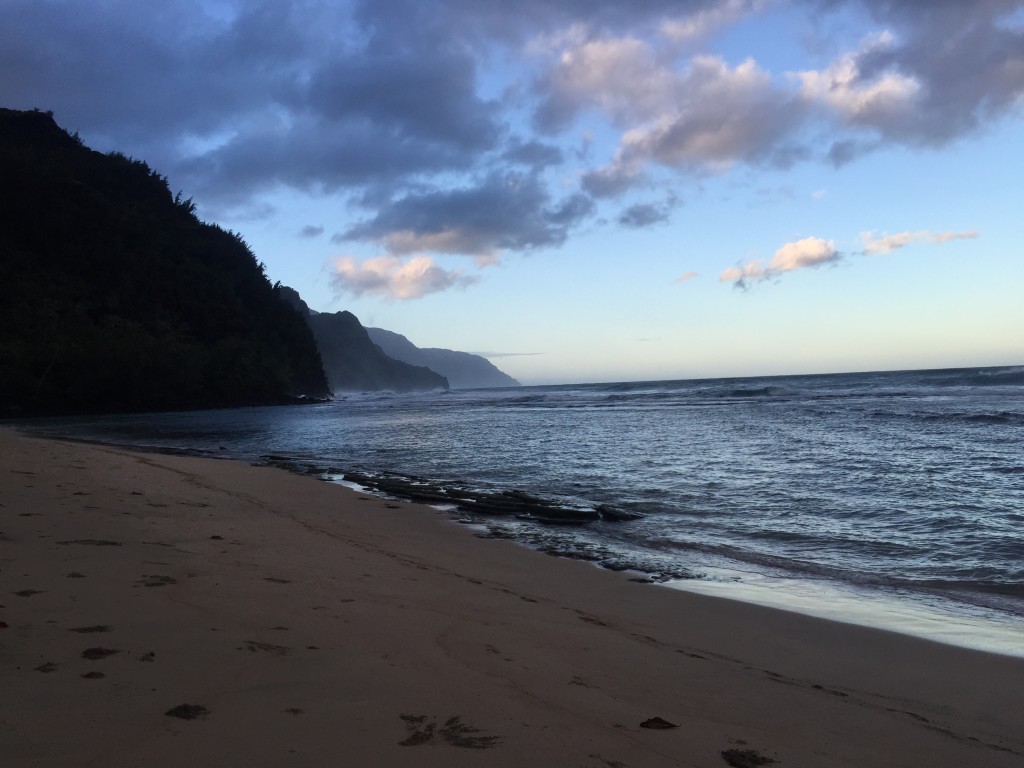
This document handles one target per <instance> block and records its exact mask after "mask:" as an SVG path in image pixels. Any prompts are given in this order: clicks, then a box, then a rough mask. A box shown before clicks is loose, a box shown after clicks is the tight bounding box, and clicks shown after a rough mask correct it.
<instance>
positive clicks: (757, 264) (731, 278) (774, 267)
mask: <svg viewBox="0 0 1024 768" xmlns="http://www.w3.org/2000/svg"><path fill="white" fill-rule="evenodd" d="M842 258H843V254H842V253H840V252H839V251H837V250H836V244H835V242H834V241H832V240H822V239H821V238H820V237H805V238H804V239H803V240H797V241H796V242H793V243H786V244H785V245H784V246H782V247H781V248H779V250H777V251H776V252H775V254H774V255H773V256H772V258H771V261H769V262H768V263H767V264H765V263H763V262H761V261H758V260H754V261H748V262H746V263H745V264H740V265H738V266H735V267H729V268H728V269H726V270H723V272H722V274H721V275H719V277H718V279H719V280H721V281H722V282H723V283H735V284H736V286H737V287H738V288H745V287H746V286H747V283H748V282H760V281H762V280H769V279H771V278H774V277H778V276H780V275H782V274H784V273H786V272H792V271H794V270H797V269H808V268H812V267H820V266H822V265H823V264H832V263H835V262H837V261H839V260H840V259H842Z"/></svg>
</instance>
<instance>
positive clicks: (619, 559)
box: [0, 423, 1024, 658]
mask: <svg viewBox="0 0 1024 768" xmlns="http://www.w3.org/2000/svg"><path fill="white" fill-rule="evenodd" d="M4 428H6V429H12V430H14V431H16V432H19V433H20V434H23V435H24V436H26V437H32V438H37V439H44V440H56V441H63V442H70V443H80V444H83V445H92V446H98V447H106V448H114V449H120V450H126V451H135V452H140V453H146V454H155V455H169V456H184V457H192V458H199V459H212V460H218V461H241V462H244V463H248V464H251V465H252V466H257V467H272V468H276V469H280V470H282V471H286V472H289V473H291V474H294V475H297V476H300V477H307V478H313V479H317V480H322V481H327V482H330V483H333V484H336V485H339V486H341V487H343V488H345V489H348V490H354V491H357V492H359V493H363V494H369V495H372V496H374V497H377V498H380V499H384V500H389V501H398V502H400V503H403V504H407V503H413V504H421V505H425V506H427V507H430V508H431V509H433V510H435V511H440V512H442V513H443V514H445V515H447V516H448V519H449V520H451V521H452V522H456V523H460V524H466V523H468V524H470V525H471V526H472V527H474V528H476V527H478V526H479V527H481V528H483V529H484V530H486V531H488V532H489V534H490V536H483V537H481V538H504V539H508V540H509V541H512V542H514V543H516V544H518V545H520V546H522V547H524V548H526V549H529V550H531V551H536V552H542V553H544V554H547V555H551V556H553V557H561V558H565V559H569V560H576V561H582V562H586V563H589V564H592V565H594V566H596V567H597V568H598V569H603V570H608V571H613V572H628V573H631V574H634V575H636V576H639V577H643V578H649V579H652V580H653V582H655V583H658V584H661V585H663V586H666V587H668V588H671V589H675V590H679V591H682V592H689V593H693V594H701V595H708V596H713V597H718V598H721V599H726V600H735V601H739V602H745V603H749V604H751V605H760V606H764V607H770V608H774V609H777V610H782V611H788V612H791V613H797V614H799V615H803V616H810V617H815V618H820V619H826V620H829V621H837V622H841V623H846V624H852V625H855V626H861V627H869V628H878V629H882V630H885V631H890V632H896V633H899V634H904V635H907V636H910V637H916V638H921V639H925V640H930V641H933V642H939V643H944V644H947V645H952V646H955V647H959V648H966V649H970V650H977V651H983V652H987V653H997V654H1002V655H1009V656H1013V657H1019V658H1024V642H1020V641H1019V640H1018V637H1019V633H1021V632H1024V617H1022V616H1021V615H1020V614H1019V613H1017V612H1014V611H1012V610H1009V609H1007V608H997V607H993V606H992V605H991V604H986V603H984V602H977V601H972V600H970V599H967V598H966V597H956V596H954V595H950V594H943V593H941V592H928V591H925V590H917V589H914V588H913V587H910V588H907V587H897V586H887V587H886V586H874V587H865V586H863V585H858V584H855V583H850V582H845V581H842V580H836V579H834V578H830V577H824V578H815V579H808V578H801V577H800V576H799V575H797V576H794V575H791V574H788V573H785V572H780V571H779V570H778V568H765V567H762V566H759V565H758V564H757V563H755V562H752V561H743V560H729V561H728V562H725V563H724V564H722V563H718V564H715V565H708V564H693V563H676V564H671V563H669V562H668V561H665V562H661V563H655V562H648V563H646V564H644V563H642V562H640V561H636V560H635V558H636V554H635V553H634V554H633V555H630V554H624V553H623V552H619V551H616V550H614V549H606V548H605V546H604V545H603V544H597V545H595V544H593V543H590V544H580V543H577V545H567V544H565V543H564V542H563V543H561V544H559V543H553V542H551V541H549V540H546V539H545V538H544V533H545V530H547V531H551V530H552V527H551V525H550V523H551V522H552V521H551V520H544V519H543V518H542V519H541V520H538V521H535V523H534V524H535V525H540V526H541V527H540V528H539V529H538V530H528V531H525V532H510V531H509V528H508V525H509V523H510V522H513V521H512V519H511V518H510V517H507V516H506V517H501V516H498V517H493V516H489V515H486V514H483V515H481V514H474V513H473V512H472V511H466V510H463V509H460V508H459V507H458V506H457V505H454V506H453V505H451V504H450V503H446V504H443V503H440V502H441V501H442V500H441V499H439V498H438V497H437V496H436V493H437V491H438V489H439V488H446V491H447V492H451V490H452V488H447V487H446V486H444V484H443V483H440V482H439V481H434V480H426V479H424V478H419V477H414V476H411V475H408V474H403V473H401V472H399V471H391V470H382V471H380V472H379V473H374V472H372V471H371V472H369V474H367V472H366V471H356V472H354V473H353V472H350V471H347V470H344V469H335V468H333V467H329V466H328V465H326V464H322V461H320V462H318V460H317V459H316V458H315V457H312V456H309V457H300V456H294V455H290V454H284V455H278V454H258V455H257V454H252V455H244V454H242V455H239V454H235V453H232V452H227V453H218V452H215V451H213V450H209V449H206V450H203V449H196V448H187V447H183V446H172V445H159V444H146V443H138V444H135V443H132V442H130V441H128V442H117V441H116V440H112V439H109V438H104V437H88V436H86V437H77V436H68V435H65V434H61V433H60V432H58V431H48V430H46V429H42V430H39V429H38V427H34V425H32V424H27V423H23V424H7V425H5V424H3V423H0V429H4ZM224 450H225V449H224V448H223V447H222V448H221V451H224ZM376 474H379V475H380V478H381V482H382V484H383V485H382V487H378V486H377V485H376V484H371V485H363V484H361V483H362V482H363V481H364V480H365V479H366V478H370V477H371V476H374V477H375V476H376ZM350 476H354V477H355V478H356V479H354V480H353V479H349V477H350ZM460 482H461V481H460ZM419 483H422V484H424V485H425V486H426V488H425V490H426V491H429V493H425V492H422V491H419V490H418V489H417V488H416V487H415V486H416V485H417V484H419ZM442 492H444V491H442ZM491 493H492V494H493V495H495V496H498V497H500V496H501V492H500V491H492V492H491ZM432 494H433V495H432ZM553 499H554V497H550V499H549V498H548V497H544V496H543V495H542V496H540V497H538V498H536V499H535V501H537V502H539V503H540V504H541V505H550V508H551V509H552V510H557V509H560V506H559V505H560V504H561V502H559V501H554V500H553ZM591 506H594V505H591ZM541 511H542V512H543V511H544V510H543V508H541ZM567 522H569V523H570V524H569V526H568V528H567V529H566V530H569V531H575V530H584V531H585V527H584V528H579V527H578V526H577V525H575V524H574V523H573V522H572V521H567ZM542 523H543V524H542ZM559 527H560V526H554V529H555V530H557V529H558V528H559ZM591 548H594V549H593V551H591ZM641 559H642V558H641ZM683 574H685V575H683Z"/></svg>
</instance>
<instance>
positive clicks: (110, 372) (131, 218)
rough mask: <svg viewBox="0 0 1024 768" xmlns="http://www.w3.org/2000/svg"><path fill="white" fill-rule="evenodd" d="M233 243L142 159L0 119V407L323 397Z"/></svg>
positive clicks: (306, 343) (302, 347)
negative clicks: (98, 149)
mask: <svg viewBox="0 0 1024 768" xmlns="http://www.w3.org/2000/svg"><path fill="white" fill-rule="evenodd" d="M279 294H280V291H279V289H278V288H277V287H275V286H272V285H271V284H270V282H269V281H268V280H267V278H266V275H265V274H264V270H263V265H262V264H260V263H259V262H258V261H257V260H256V258H255V257H254V255H253V253H252V251H251V250H250V249H249V248H248V246H247V245H246V244H245V242H244V241H243V240H242V238H241V237H240V236H239V235H237V234H234V233H231V232H226V231H224V230H222V229H220V228H218V227H216V226H213V225H210V224H205V223H203V222H201V221H199V219H198V218H196V216H195V213H194V206H193V205H192V203H191V201H190V200H182V199H181V197H180V195H179V196H178V197H174V196H173V195H172V194H171V191H170V189H169V187H168V185H167V181H166V179H164V178H163V177H162V176H160V175H159V174H157V173H156V172H154V171H152V170H151V169H150V168H149V167H148V166H147V165H146V164H145V163H144V162H141V161H139V160H133V159H130V158H128V157H125V156H123V155H120V154H117V153H114V154H110V155H103V154H100V153H98V152H94V151H92V150H90V149H88V148H87V147H85V146H83V145H82V144H81V142H80V141H79V140H78V138H77V136H70V135H68V134H67V133H66V132H65V131H63V130H62V129H61V128H60V127H59V126H57V124H56V123H55V122H54V121H53V118H52V116H51V115H50V114H48V113H45V112H38V111H34V112H16V111H12V110H6V109H0V413H2V414H4V415H15V414H29V413H46V412H50V413H53V412H88V411H127V410H151V409H176V408H202V407H214V406H224V405H241V404H257V403H272V402H282V401H284V400H286V399H288V398H289V397H294V396H298V395H308V396H317V397H320V396H324V395H326V394H327V393H328V391H327V383H326V380H325V378H324V373H323V369H322V365H321V362H320V357H319V354H318V352H317V349H316V344H315V341H314V339H313V336H312V334H311V332H310V329H309V328H308V327H307V325H306V323H305V321H304V319H303V318H302V317H301V316H300V315H299V314H298V313H297V312H296V311H295V309H294V308H293V307H292V306H291V305H290V304H289V303H288V302H286V301H285V300H284V299H283V298H282V297H281V296H280V295H279Z"/></svg>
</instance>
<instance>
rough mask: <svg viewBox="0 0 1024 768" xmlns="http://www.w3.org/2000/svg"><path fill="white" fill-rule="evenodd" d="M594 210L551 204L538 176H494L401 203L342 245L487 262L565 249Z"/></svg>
mask: <svg viewBox="0 0 1024 768" xmlns="http://www.w3.org/2000/svg"><path fill="white" fill-rule="evenodd" d="M593 205H594V204H593V202H592V201H591V200H590V198H588V197H586V196H585V195H582V194H574V195H570V196H569V197H567V198H565V199H563V200H561V201H557V202H555V201H552V200H551V197H550V194H549V193H548V191H547V189H546V187H545V186H544V185H543V184H542V183H541V181H540V179H539V178H538V177H537V176H536V175H533V174H521V173H505V174H498V173H495V174H491V175H489V176H487V177H485V178H484V179H483V180H481V181H479V182H478V183H475V184H473V185H470V186H465V187H460V188H457V189H449V190H440V191H437V190H435V191H426V192H417V193H414V194H409V195H404V196H401V197H398V198H396V199H394V200H392V201H390V202H389V203H387V204H384V205H381V206H380V207H379V208H378V209H377V211H376V213H375V214H374V215H373V216H372V217H371V218H369V219H367V220H365V221H363V222H361V223H359V224H357V225H356V226H354V227H352V228H351V229H349V230H348V231H347V232H345V233H344V235H343V239H347V240H376V241H380V242H382V243H384V244H385V245H386V246H387V247H388V249H389V250H390V251H391V252H393V253H416V252H423V251H433V252H440V253H460V254H467V255H473V256H486V255H490V254H493V253H494V252H495V251H503V250H512V251H522V250H530V249H533V248H539V247H546V246H557V245H561V244H562V243H563V242H565V240H566V238H567V237H568V236H569V232H570V230H571V229H572V228H573V227H574V226H575V225H576V224H578V223H579V222H581V221H582V220H583V219H585V218H586V217H587V216H588V215H589V214H590V212H591V211H592V209H593Z"/></svg>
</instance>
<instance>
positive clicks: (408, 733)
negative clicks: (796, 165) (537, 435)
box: [0, 428, 1024, 766]
mask: <svg viewBox="0 0 1024 768" xmlns="http://www.w3.org/2000/svg"><path fill="white" fill-rule="evenodd" d="M0 504H2V505H3V506H2V507H0V520H2V521H3V523H2V525H0V532H2V533H0V552H2V553H3V554H2V560H0V564H2V565H0V594H2V597H0V621H2V622H3V623H4V624H5V625H6V626H5V627H3V628H0V667H2V668H3V669H4V677H5V680H6V681H9V695H8V696H6V697H4V699H3V701H2V703H0V721H2V722H3V723H4V724H5V728H4V730H3V732H2V733H0V753H2V754H4V755H5V758H6V760H7V764H9V765H13V766H22V765H26V766H27V765H90V764H100V763H102V764H104V765H112V766H118V765H125V766H129V765H140V764H147V765H157V766H159V765H168V766H170V765H180V764H181V762H182V761H189V762H190V764H195V765H219V764H242V763H249V764H253V765H280V764H296V765H322V764H326V762H327V761H328V760H345V761H347V762H348V763H349V764H357V765H359V764H362V765H385V766H386V765H401V764H408V762H409V761H410V760H413V761H415V763H416V764H417V765H438V766H440V765H445V766H448V765H470V764H472V765H479V764H481V762H486V764H487V765H489V766H490V765H496V766H503V765H509V766H514V765H523V764H527V763H529V762H534V763H536V764H538V765H563V764H565V765H570V764H571V765H586V766H591V765H593V766H602V765H604V766H610V765H627V766H637V765H645V766H662V765H665V766H669V765H693V766H721V765H726V764H731V763H729V760H728V758H727V757H726V753H728V754H730V755H731V756H732V757H733V758H735V759H736V760H739V759H741V758H740V757H737V755H739V754H740V753H747V752H750V753H752V754H756V755H759V756H761V757H764V758H766V759H772V760H775V761H777V763H778V764H779V765H781V766H801V765H806V766H822V765H837V766H838V765H849V766H853V765H860V766H863V765H872V766H874V765H893V766H897V765H922V764H927V765H933V766H945V765H948V766H955V765H972V766H973V765H977V766H988V765H992V766H1012V765H1015V764H1019V763H1020V761H1022V760H1024V736H1022V735H1021V734H1020V732H1019V722H1018V720H1017V716H1018V714H1019V712H1020V711H1024V660H1022V659H1018V658H1013V657H1010V656H1001V655H995V654H989V653H983V652H977V651H971V650H967V649H963V648H959V647H954V646H947V645H942V644H938V643H932V642H928V641H925V640H920V639H916V638H913V637H908V636H904V635H898V634H894V633H890V632H884V631H880V630H874V629H870V628H865V627H860V626H856V625H850V624H842V623H838V622H832V621H825V620H821V619H815V618H812V617H808V616H804V615H801V614H796V613H791V612H786V611H779V610H774V609H770V608H764V607H761V606H757V605H753V604H749V603H742V602H738V601H735V600H726V599H722V598H716V597H708V596H703V595H696V594H689V593H684V592H681V591H679V590H674V589H669V588H665V587H659V586H656V585H646V584H637V583H635V582H631V581H630V580H629V578H628V574H622V573H616V572H612V571H607V570H601V569H598V568H593V567H587V564H583V563H579V562H574V561H571V560H566V559H562V558H553V557H549V556H546V555H543V554H541V553H537V552H533V551H531V550H529V549H527V548H525V547H521V546H519V545H517V544H513V543H511V542H507V541H500V540H497V541H478V540H476V539H475V538H474V534H473V532H472V531H470V530H467V529H466V528H465V527H463V526H457V525H451V524H450V522H449V521H448V519H447V517H446V516H444V515H442V514H441V513H439V512H436V511H434V510H432V509H430V508H429V507H425V506H421V505H415V504H406V503H401V502H391V501H389V500H387V499H382V498H376V497H370V496H367V495H364V494H360V493H358V492H354V491H351V490H349V489H346V488H342V487H339V486H337V485H336V484H333V483H328V482H322V481H318V480H315V479H312V478H309V477H302V476H299V475H294V474H290V473H287V472H285V471H283V470H279V469H273V468H266V467H253V466H250V465H247V464H244V463H241V462H237V461H224V460H214V461H211V460H210V459H208V458H192V457H183V456H176V455H167V454H155V453H141V452H138V451H132V450H126V449H121V448H110V447H105V446H97V445H92V444H84V443H69V442H63V441H57V440H51V439H38V438H32V437H23V436H20V435H17V434H15V433H13V432H12V431H11V430H9V429H6V428H0ZM73 574H80V576H73ZM100 627H102V628H106V630H102V629H98V628H100ZM86 630H89V631H86ZM97 648H106V649H107V650H110V651H114V653H111V654H109V656H108V657H107V658H99V657H97V658H93V659H90V658H83V657H82V654H83V653H85V652H87V651H89V650H90V649H93V650H95V649H97ZM94 674H99V675H101V677H95V676H92V675H94ZM5 685H6V683H5ZM183 704H189V705H193V706H197V707H204V708H206V710H208V712H207V714H206V715H205V716H202V715H201V716H199V717H198V718H197V719H196V720H192V721H186V720H184V719H180V718H179V717H175V716H169V715H166V714H165V713H167V712H170V711H172V710H173V709H175V708H176V707H179V706H180V705H183ZM189 711H193V710H184V712H189ZM655 717H660V718H662V719H664V720H666V721H669V722H670V723H672V724H675V725H677V726H678V727H677V728H670V729H665V730H658V729H655V728H650V727H647V728H642V727H641V723H644V722H646V721H648V720H649V719H651V718H655ZM58 724H59V725H58ZM410 750H412V752H410ZM480 750H484V752H483V754H481V752H480ZM747 758H748V759H753V758H752V757H750V755H748V756H747ZM750 764H755V763H750Z"/></svg>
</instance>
